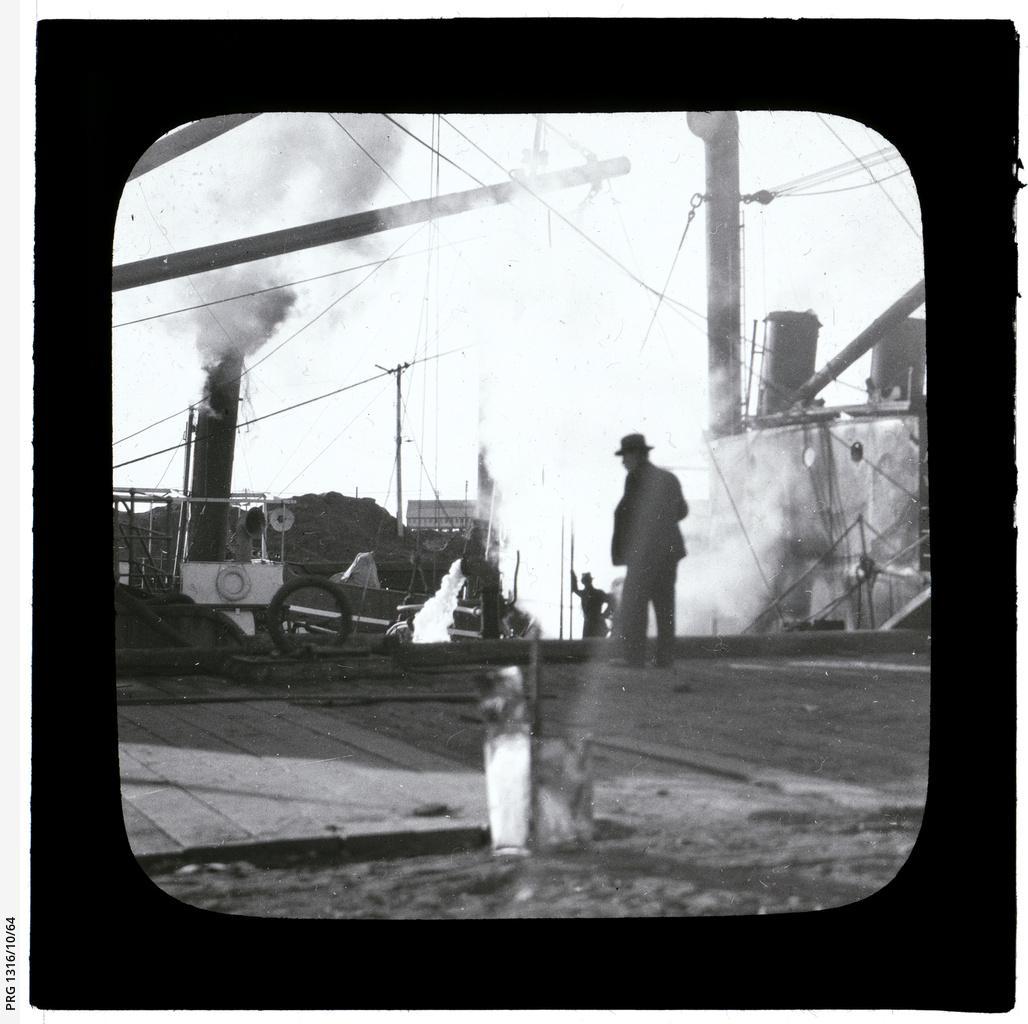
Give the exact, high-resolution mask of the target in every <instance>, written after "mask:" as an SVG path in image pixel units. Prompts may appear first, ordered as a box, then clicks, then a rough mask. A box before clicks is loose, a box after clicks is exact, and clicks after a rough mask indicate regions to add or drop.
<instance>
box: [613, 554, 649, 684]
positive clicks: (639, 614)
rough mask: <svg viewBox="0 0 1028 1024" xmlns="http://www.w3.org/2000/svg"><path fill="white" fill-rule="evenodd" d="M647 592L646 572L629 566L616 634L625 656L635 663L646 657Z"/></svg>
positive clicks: (622, 593) (642, 660)
mask: <svg viewBox="0 0 1028 1024" xmlns="http://www.w3.org/2000/svg"><path fill="white" fill-rule="evenodd" d="M648 604H649V594H648V593H647V583H646V574H645V573H643V572H641V571H640V570H638V569H632V568H629V570H628V572H627V573H626V574H625V585H624V588H623V589H622V591H621V607H620V609H619V611H618V620H619V621H618V634H619V636H620V637H621V639H622V641H623V642H624V650H625V657H626V658H627V659H628V660H629V661H630V662H633V663H635V664H640V665H641V664H642V663H643V662H644V660H645V657H646V612H647V610H648Z"/></svg>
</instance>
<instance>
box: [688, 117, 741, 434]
mask: <svg viewBox="0 0 1028 1024" xmlns="http://www.w3.org/2000/svg"><path fill="white" fill-rule="evenodd" d="M686 120H687V122H688V125H689V130H690V131H691V132H692V133H693V134H694V135H696V136H698V137H699V138H701V139H702V140H703V142H704V146H705V149H706V188H707V191H706V195H705V196H704V197H703V198H704V201H705V206H706V214H707V367H708V373H709V385H708V386H709V398H708V402H709V409H710V413H709V415H710V432H711V434H712V435H713V436H714V437H722V436H724V435H725V434H737V433H739V432H740V431H741V430H742V405H741V402H742V374H741V371H740V353H739V336H740V328H739V309H740V305H741V303H740V297H739V296H740V287H741V286H740V272H739V267H740V243H739V201H740V196H739V117H738V115H737V114H736V113H735V111H732V110H701V111H694V112H691V113H689V114H687V115H686Z"/></svg>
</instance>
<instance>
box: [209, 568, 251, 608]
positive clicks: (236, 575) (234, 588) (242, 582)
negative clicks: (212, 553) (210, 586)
mask: <svg viewBox="0 0 1028 1024" xmlns="http://www.w3.org/2000/svg"><path fill="white" fill-rule="evenodd" d="M252 587H253V583H252V582H251V580H250V577H249V575H248V574H247V572H246V570H245V569H243V568H242V567H241V566H238V565H226V566H225V568H224V569H221V570H219V572H218V576H217V579H215V581H214V589H215V590H217V592H218V594H219V596H221V597H223V598H224V599H225V600H226V601H242V600H244V599H245V598H246V595H247V594H249V593H250V590H251V588H252Z"/></svg>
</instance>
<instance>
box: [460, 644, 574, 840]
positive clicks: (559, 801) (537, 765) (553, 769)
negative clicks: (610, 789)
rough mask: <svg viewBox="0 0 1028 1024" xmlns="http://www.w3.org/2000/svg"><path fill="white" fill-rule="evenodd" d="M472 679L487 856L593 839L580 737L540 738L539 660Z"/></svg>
mask: <svg viewBox="0 0 1028 1024" xmlns="http://www.w3.org/2000/svg"><path fill="white" fill-rule="evenodd" d="M526 674H527V679H526V678H525V675H523V674H522V672H521V670H520V669H519V668H516V667H514V666H511V667H509V668H498V669H493V670H492V671H488V672H484V673H482V674H481V675H479V676H478V677H477V680H476V681H477V683H478V687H479V693H480V695H481V698H480V708H481V711H482V718H483V720H484V722H485V730H486V732H485V776H486V798H487V803H488V807H489V829H490V834H491V836H492V847H493V852H494V853H497V854H526V853H528V852H529V851H530V850H531V849H539V850H546V849H554V848H559V847H568V846H581V845H583V844H585V843H588V842H589V841H590V840H591V839H592V834H593V816H592V802H593V789H592V775H591V765H590V762H589V742H588V740H587V739H585V738H580V739H565V738H557V737H544V736H542V720H541V716H540V713H539V708H540V699H539V696H540V694H539V683H540V679H539V674H540V659H539V657H538V647H537V645H535V644H533V649H532V656H531V659H530V664H529V667H528V671H527V673H526Z"/></svg>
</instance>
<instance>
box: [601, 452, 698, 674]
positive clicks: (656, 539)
mask: <svg viewBox="0 0 1028 1024" xmlns="http://www.w3.org/2000/svg"><path fill="white" fill-rule="evenodd" d="M652 450H653V446H652V445H648V444H647V443H646V438H645V437H644V436H643V435H642V434H628V435H626V436H625V437H623V438H622V439H621V447H620V448H619V449H618V450H617V451H616V452H615V453H614V454H615V455H620V456H621V461H622V464H623V465H624V467H625V469H626V470H627V473H628V475H627V476H626V477H625V493H624V496H623V497H622V499H621V501H620V502H618V506H617V508H616V509H615V510H614V536H613V539H612V541H611V560H612V561H613V563H614V564H615V565H624V566H627V570H628V571H627V572H626V574H625V584H624V589H623V591H622V595H621V605H620V608H619V611H618V623H617V635H618V636H619V637H620V638H621V639H622V640H623V642H624V652H625V658H626V659H627V661H628V663H629V664H630V665H631V666H633V667H637V668H641V667H642V666H643V665H644V664H645V652H646V620H647V614H648V611H649V605H650V604H651V603H652V604H653V610H654V612H655V613H656V616H657V664H658V665H659V666H661V667H667V666H670V665H671V664H672V662H673V661H674V648H675V577H676V575H677V572H678V562H679V561H680V560H681V559H682V558H684V557H685V543H684V541H683V540H682V534H681V531H680V530H679V529H678V523H679V522H680V521H681V520H682V519H684V518H685V517H686V516H687V515H688V514H689V506H688V505H687V504H686V501H685V498H684V497H683V496H682V485H681V484H680V483H679V482H678V477H676V476H675V475H674V473H671V472H669V471H668V470H666V469H658V468H657V467H656V466H654V465H653V464H652V463H651V462H650V452H651V451H652Z"/></svg>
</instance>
